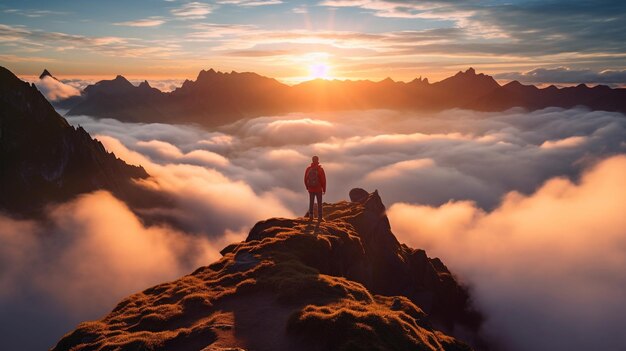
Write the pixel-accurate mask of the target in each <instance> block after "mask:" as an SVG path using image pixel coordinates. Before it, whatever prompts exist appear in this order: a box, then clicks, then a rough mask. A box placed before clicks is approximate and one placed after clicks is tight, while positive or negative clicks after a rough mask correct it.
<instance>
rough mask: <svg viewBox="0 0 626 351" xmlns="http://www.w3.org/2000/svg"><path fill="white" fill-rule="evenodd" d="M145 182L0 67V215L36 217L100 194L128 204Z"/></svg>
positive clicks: (140, 172)
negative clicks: (52, 206) (136, 184)
mask: <svg viewBox="0 0 626 351" xmlns="http://www.w3.org/2000/svg"><path fill="white" fill-rule="evenodd" d="M44 73H45V72H44ZM147 176H148V174H147V173H146V171H145V170H144V169H143V168H142V167H140V166H131V165H128V164H126V163H125V162H124V161H122V160H120V159H118V158H117V157H116V156H115V155H114V154H113V153H109V152H107V151H106V150H105V148H104V146H103V145H102V143H100V142H99V141H98V140H95V139H92V138H91V136H90V135H89V133H87V132H86V131H85V130H84V129H83V128H81V127H79V128H74V127H72V126H71V125H69V123H68V122H67V121H66V120H65V119H64V118H63V117H61V116H60V115H59V114H58V113H57V112H56V111H55V110H54V108H53V107H52V106H51V105H50V103H49V102H48V101H46V99H45V97H44V96H43V95H42V94H41V93H40V92H39V91H38V90H37V88H36V87H35V85H34V84H33V85H30V84H28V83H25V82H23V81H21V80H20V79H19V78H17V77H16V76H15V75H14V74H13V73H11V72H10V71H9V70H7V69H5V68H3V67H0V194H1V196H0V209H1V210H6V211H9V212H14V213H23V214H36V213H37V212H39V211H40V210H41V209H42V207H43V206H44V205H45V204H47V203H49V202H55V201H64V200H67V199H69V198H71V197H73V196H75V195H77V194H80V193H85V192H90V191H93V190H97V189H107V190H110V191H111V192H113V193H114V194H116V195H117V196H119V197H121V198H125V197H126V195H129V193H130V192H132V191H133V187H132V179H133V178H146V177H147Z"/></svg>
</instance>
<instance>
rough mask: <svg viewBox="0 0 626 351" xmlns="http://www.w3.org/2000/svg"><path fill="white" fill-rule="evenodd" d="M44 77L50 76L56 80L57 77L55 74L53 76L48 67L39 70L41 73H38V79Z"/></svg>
mask: <svg viewBox="0 0 626 351" xmlns="http://www.w3.org/2000/svg"><path fill="white" fill-rule="evenodd" d="M45 77H50V78H52V79H54V80H57V81H58V79H57V78H56V77H55V76H53V75H52V73H50V71H48V69H44V70H43V72H41V74H40V75H39V79H44V78H45Z"/></svg>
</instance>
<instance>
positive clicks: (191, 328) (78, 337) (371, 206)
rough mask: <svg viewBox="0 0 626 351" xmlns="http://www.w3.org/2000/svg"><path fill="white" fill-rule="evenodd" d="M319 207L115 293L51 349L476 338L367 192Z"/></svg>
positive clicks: (445, 287)
mask: <svg viewBox="0 0 626 351" xmlns="http://www.w3.org/2000/svg"><path fill="white" fill-rule="evenodd" d="M324 218H325V221H324V222H321V223H320V224H317V222H309V221H308V220H307V219H305V218H297V219H285V218H273V219H269V220H266V221H262V222H259V223H257V224H256V225H255V226H254V227H253V228H252V230H251V231H250V233H249V235H248V238H247V239H246V241H244V242H241V243H237V244H232V245H229V246H228V247H226V248H225V249H224V250H223V251H222V254H223V257H222V259H220V260H219V261H217V262H215V263H213V264H211V265H209V266H206V267H202V268H199V269H197V270H196V271H195V272H193V273H192V274H190V275H188V276H185V277H182V278H181V279H179V280H176V281H173V282H170V283H165V284H161V285H157V286H155V287H152V288H150V289H147V290H145V291H143V292H141V293H138V294H135V295H132V296H130V297H128V298H126V299H125V300H123V301H122V302H120V303H119V304H118V305H117V307H115V309H114V310H113V311H112V312H111V313H110V314H109V315H107V316H106V317H104V318H103V319H102V320H99V321H94V322H85V323H81V324H80V325H79V326H78V328H77V329H76V330H75V331H73V332H70V333H68V334H67V335H66V336H64V337H63V338H62V339H61V340H60V341H59V343H58V344H57V345H56V347H55V348H54V349H53V350H55V351H60V350H108V349H116V350H138V349H141V350H202V349H204V350H220V349H230V348H239V349H245V350H343V349H346V350H470V349H471V348H470V346H468V345H467V344H466V343H464V342H462V341H460V340H458V339H456V338H454V337H452V336H449V335H447V334H456V333H458V334H459V335H460V334H463V335H464V337H465V340H466V341H469V342H471V343H473V344H474V345H477V346H478V347H480V348H485V344H482V340H481V338H480V334H479V329H480V323H481V318H480V315H479V314H478V313H477V312H476V311H475V310H473V309H472V307H471V306H470V303H469V300H468V294H467V291H466V290H465V289H464V288H462V287H461V286H459V284H457V282H456V281H455V279H454V277H453V276H452V275H451V274H450V272H449V271H448V270H447V269H446V267H445V266H444V265H443V263H441V261H440V260H438V259H430V258H428V257H427V255H426V253H425V252H424V251H423V250H414V249H411V248H408V247H407V246H406V245H402V244H399V243H398V241H397V240H396V238H395V237H394V235H393V233H392V232H391V230H390V226H389V221H388V219H387V217H386V215H385V207H384V205H383V204H382V201H381V199H380V197H379V196H378V193H376V192H374V193H372V194H367V196H366V197H363V198H361V199H360V202H346V201H343V202H339V203H335V204H324ZM461 329H462V332H461ZM442 330H444V331H445V332H444V331H442Z"/></svg>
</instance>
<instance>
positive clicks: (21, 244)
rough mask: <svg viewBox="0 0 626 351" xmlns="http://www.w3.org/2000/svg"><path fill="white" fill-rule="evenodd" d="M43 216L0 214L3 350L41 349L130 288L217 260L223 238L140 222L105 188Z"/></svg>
mask: <svg viewBox="0 0 626 351" xmlns="http://www.w3.org/2000/svg"><path fill="white" fill-rule="evenodd" d="M47 217H48V219H47V221H46V222H45V223H40V222H36V221H25V220H16V219H11V218H10V217H7V216H6V215H0V228H2V230H0V277H1V278H0V308H1V309H2V311H3V313H2V315H1V316H0V321H1V323H2V325H3V328H2V331H0V334H1V335H2V339H3V344H4V345H5V347H7V348H8V349H33V350H34V349H47V348H49V347H51V346H53V345H52V343H54V342H55V340H56V339H58V338H59V337H60V336H61V335H63V334H64V333H66V332H67V331H69V330H70V328H73V327H74V326H75V325H76V324H77V323H78V322H80V321H82V320H85V319H94V318H99V317H100V316H101V315H102V314H103V313H105V312H106V311H108V310H110V309H111V308H112V307H113V306H114V304H115V303H116V302H117V301H118V300H120V299H121V298H123V297H124V296H126V295H128V294H129V293H132V292H136V291H141V290H143V289H145V288H147V287H149V286H151V285H154V284H157V283H160V282H162V281H166V280H171V279H174V278H177V277H179V276H181V275H184V274H187V273H189V272H190V271H191V270H193V269H194V268H195V267H198V266H200V265H205V264H207V263H208V262H211V261H213V260H215V259H217V258H218V257H219V253H218V250H219V249H220V248H221V245H223V244H224V243H223V242H219V241H213V242H209V240H208V239H207V238H206V237H202V236H194V235H189V234H187V233H182V232H179V231H176V230H173V229H171V228H169V227H167V226H150V227H147V226H145V225H143V224H142V222H141V221H140V219H139V218H137V217H136V216H135V215H134V214H133V213H132V212H131V211H130V210H129V209H128V208H127V207H126V205H125V204H124V203H122V202H120V201H119V200H117V199H115V198H114V197H113V196H111V195H110V194H109V193H107V192H96V193H93V194H88V195H83V196H80V197H79V198H77V199H76V200H74V201H71V202H69V203H66V204H62V205H56V206H53V207H51V208H50V209H49V211H48V215H47ZM229 239H230V240H235V239H237V238H234V237H230V238H229ZM215 244H217V246H215ZM33 333H35V335H37V337H36V338H33Z"/></svg>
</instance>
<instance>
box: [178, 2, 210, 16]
mask: <svg viewBox="0 0 626 351" xmlns="http://www.w3.org/2000/svg"><path fill="white" fill-rule="evenodd" d="M212 10H213V6H211V5H209V4H207V3H204V2H197V1H194V2H188V3H185V4H183V5H182V6H180V7H178V8H175V9H172V10H171V13H172V15H174V16H176V17H180V18H185V19H202V18H206V16H207V15H208V14H210V13H211V11H212Z"/></svg>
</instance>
